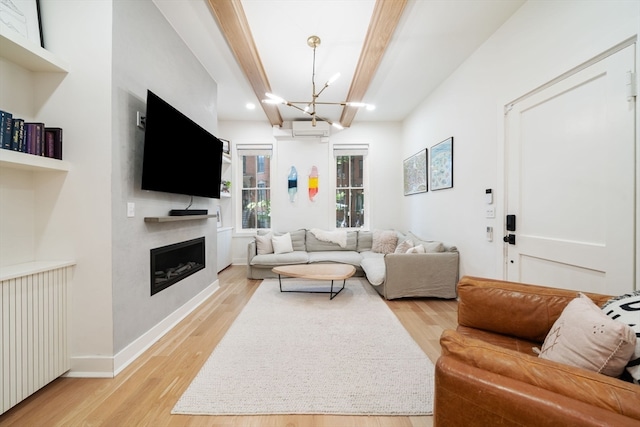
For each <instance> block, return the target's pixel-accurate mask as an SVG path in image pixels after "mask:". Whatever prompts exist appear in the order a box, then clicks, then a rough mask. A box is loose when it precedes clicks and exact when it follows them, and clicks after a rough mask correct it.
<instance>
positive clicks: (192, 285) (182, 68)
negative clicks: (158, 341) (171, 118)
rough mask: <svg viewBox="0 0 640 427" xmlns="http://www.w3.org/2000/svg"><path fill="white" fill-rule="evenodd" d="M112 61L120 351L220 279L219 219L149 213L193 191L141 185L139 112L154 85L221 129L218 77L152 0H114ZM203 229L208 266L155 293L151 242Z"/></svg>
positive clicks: (200, 203) (177, 203)
mask: <svg viewBox="0 0 640 427" xmlns="http://www.w3.org/2000/svg"><path fill="white" fill-rule="evenodd" d="M112 67H113V80H112V82H113V86H112V88H113V92H112V93H113V135H114V138H113V143H112V150H113V152H112V159H113V161H112V179H111V183H112V187H111V191H112V195H113V200H112V211H111V214H112V215H111V221H112V224H113V232H112V242H111V244H112V250H113V266H112V268H113V311H114V314H113V342H114V353H115V354H116V355H120V353H121V352H123V351H125V353H127V352H131V351H133V350H131V349H130V346H131V345H132V343H134V342H136V340H138V339H139V338H140V337H141V336H143V335H144V334H145V333H147V331H149V330H150V329H152V328H154V326H156V325H158V324H159V323H161V322H162V321H163V320H164V319H166V318H167V317H168V316H170V315H171V314H172V313H173V312H175V311H176V310H178V309H180V308H181V307H182V306H183V305H185V304H186V303H187V302H188V301H189V300H191V299H192V298H194V297H195V296H196V295H198V294H199V293H200V292H202V291H204V290H205V289H206V288H207V287H209V286H211V285H213V284H215V286H217V282H216V280H217V274H216V272H217V265H216V264H217V257H216V247H217V245H216V242H217V230H216V221H215V220H214V219H209V220H197V221H189V222H182V221H181V222H175V223H160V224H158V223H146V222H145V221H144V217H145V216H166V215H168V213H169V211H170V210H171V209H184V208H186V207H187V205H189V203H190V199H191V198H190V197H189V196H186V195H175V194H168V193H162V192H154V191H142V190H141V179H142V157H143V148H144V132H143V131H142V130H140V129H139V128H138V127H137V126H136V113H137V111H140V112H142V113H143V114H144V112H145V111H146V96H147V89H150V90H152V91H153V92H154V93H155V94H157V95H158V96H160V97H161V98H162V99H164V100H166V101H167V102H168V103H169V104H171V105H172V106H174V107H175V108H176V109H178V110H179V111H181V112H182V113H184V114H185V115H186V116H188V117H189V118H191V119H192V120H193V121H195V122H196V123H198V124H199V125H200V126H202V127H203V128H205V129H206V130H207V131H209V132H211V133H213V134H216V133H217V112H216V98H217V84H216V82H215V81H213V79H212V78H211V76H210V75H209V74H208V73H207V72H206V70H205V69H204V67H203V66H202V64H201V63H200V62H199V61H198V60H197V59H196V58H195V56H194V55H193V53H192V52H191V50H190V49H189V48H188V47H187V46H186V45H185V43H184V42H183V41H182V40H181V39H180V37H179V36H178V35H177V34H176V32H175V31H174V29H173V28H172V27H171V25H170V24H169V23H168V22H167V20H166V19H165V17H164V16H163V15H162V14H161V13H160V11H159V10H158V8H157V6H156V5H155V4H154V3H153V2H152V1H151V0H145V1H142V0H139V1H134V2H118V1H116V2H113V61H112ZM168 125H169V126H170V125H171V124H168ZM174 143H175V145H176V149H183V150H189V149H190V148H191V147H190V141H188V140H178V141H175V142H174ZM167 172H168V173H170V171H167ZM127 203H134V204H135V208H136V209H135V211H136V214H135V217H132V218H130V217H127ZM215 203H216V202H215V201H214V200H213V199H209V198H204V197H194V198H193V206H192V208H197V209H208V210H209V212H211V213H213V212H214V211H215ZM199 237H205V248H206V251H205V264H206V268H205V269H203V270H201V271H198V272H197V273H195V274H193V275H191V276H189V277H186V278H185V279H183V280H181V281H180V282H178V283H176V284H174V285H173V286H171V287H169V288H167V289H164V290H163V291H162V292H159V293H157V294H155V295H153V296H151V293H150V274H151V273H150V250H151V249H153V248H157V247H161V246H166V245H170V244H174V243H180V242H184V241H187V240H191V239H194V238H199ZM137 345H138V344H136V346H137ZM125 349H126V350H125ZM122 357H123V358H124V357H126V356H122ZM118 368H119V367H118V366H116V369H118Z"/></svg>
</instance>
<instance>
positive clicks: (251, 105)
mask: <svg viewBox="0 0 640 427" xmlns="http://www.w3.org/2000/svg"><path fill="white" fill-rule="evenodd" d="M246 107H247V110H255V109H256V104H254V103H253V102H247V105H246Z"/></svg>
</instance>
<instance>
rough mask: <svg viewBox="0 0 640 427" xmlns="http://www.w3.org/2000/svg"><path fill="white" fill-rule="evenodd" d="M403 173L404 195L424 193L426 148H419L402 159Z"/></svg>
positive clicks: (426, 186)
mask: <svg viewBox="0 0 640 427" xmlns="http://www.w3.org/2000/svg"><path fill="white" fill-rule="evenodd" d="M402 172H403V175H404V195H405V196H408V195H410V194H417V193H425V192H426V191H427V189H428V185H427V149H426V148H425V149H424V150H420V151H419V152H417V153H416V154H414V155H413V156H411V157H409V158H408V159H406V160H404V162H403V165H402Z"/></svg>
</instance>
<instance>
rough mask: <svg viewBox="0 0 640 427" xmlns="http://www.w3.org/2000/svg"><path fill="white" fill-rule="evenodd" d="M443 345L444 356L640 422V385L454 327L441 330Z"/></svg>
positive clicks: (441, 342)
mask: <svg viewBox="0 0 640 427" xmlns="http://www.w3.org/2000/svg"><path fill="white" fill-rule="evenodd" d="M440 345H441V346H442V356H446V357H452V358H455V359H457V360H458V361H460V362H462V363H464V364H465V365H467V366H468V367H470V368H471V367H473V368H477V369H479V370H481V371H488V372H492V373H494V374H496V375H500V376H502V377H504V378H509V379H510V380H515V381H517V382H520V383H526V384H528V385H531V386H533V387H535V388H536V389H539V390H545V391H548V392H551V393H553V394H555V395H558V396H566V397H569V398H571V399H573V400H575V401H580V402H582V403H585V404H587V405H589V406H593V407H598V408H600V409H603V410H606V411H608V412H610V413H612V414H613V413H617V414H621V415H624V416H626V417H629V418H633V419H635V420H636V423H638V422H640V405H638V403H639V402H640V387H638V386H637V385H635V384H632V383H627V382H625V381H622V380H619V379H616V378H612V377H608V376H606V375H603V374H598V373H596V372H591V371H588V370H586V369H581V368H577V367H574V366H569V365H565V364H562V363H558V362H554V361H551V360H546V359H541V358H539V357H536V356H530V355H527V354H523V353H520V352H517V351H513V350H509V349H506V348H502V347H499V346H495V345H492V344H489V343H486V342H484V341H482V340H478V339H474V338H468V337H465V336H463V335H461V334H460V333H458V332H456V331H453V330H445V331H444V332H443V333H442V336H441V337H440Z"/></svg>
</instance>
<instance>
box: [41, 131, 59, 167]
mask: <svg viewBox="0 0 640 427" xmlns="http://www.w3.org/2000/svg"><path fill="white" fill-rule="evenodd" d="M44 133H45V154H44V155H45V156H47V157H51V158H53V159H58V160H62V128H54V127H49V128H45V130H44Z"/></svg>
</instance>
